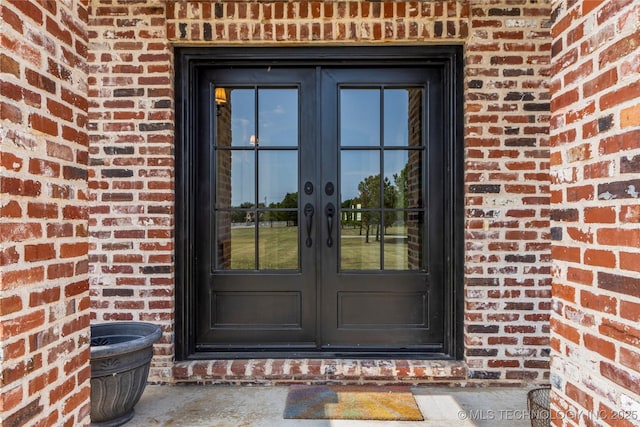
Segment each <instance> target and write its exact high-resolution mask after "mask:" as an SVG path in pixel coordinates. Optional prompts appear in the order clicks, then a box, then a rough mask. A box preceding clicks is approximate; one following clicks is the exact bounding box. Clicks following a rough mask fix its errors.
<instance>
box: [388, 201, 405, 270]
mask: <svg viewBox="0 0 640 427" xmlns="http://www.w3.org/2000/svg"><path fill="white" fill-rule="evenodd" d="M406 216H407V212H406V211H392V212H387V213H385V218H384V219H385V221H384V223H385V227H384V269H385V270H411V268H409V263H408V258H409V238H408V235H407V221H406Z"/></svg>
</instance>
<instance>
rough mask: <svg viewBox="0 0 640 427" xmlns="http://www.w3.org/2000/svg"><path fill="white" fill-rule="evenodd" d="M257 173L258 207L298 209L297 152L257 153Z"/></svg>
mask: <svg viewBox="0 0 640 427" xmlns="http://www.w3.org/2000/svg"><path fill="white" fill-rule="evenodd" d="M258 171H259V172H258V174H259V175H258V205H259V206H264V207H267V208H269V207H271V208H273V207H279V208H297V207H298V151H297V150H273V151H264V150H261V151H260V152H259V153H258ZM292 202H293V203H294V204H293V205H292ZM285 205H286V206H285Z"/></svg>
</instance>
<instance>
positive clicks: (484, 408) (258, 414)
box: [126, 385, 531, 427]
mask: <svg viewBox="0 0 640 427" xmlns="http://www.w3.org/2000/svg"><path fill="white" fill-rule="evenodd" d="M287 389H288V388H287V387H286V386H274V387H269V386H227V385H175V386H170V385H149V386H147V388H146V390H145V392H144V394H143V396H142V398H141V399H140V401H139V402H138V404H137V405H136V407H135V412H136V415H135V417H134V418H133V419H132V420H131V421H130V422H129V423H127V424H126V427H149V426H164V427H241V426H242V427H258V426H261V427H288V426H299V427H359V426H384V427H394V426H403V427H414V426H415V427H418V426H420V427H425V426H429V427H436V426H437V427H448V426H463V427H473V426H478V427H483V426H492V427H529V426H530V425H531V421H530V420H529V415H528V411H527V391H528V390H529V389H526V388H470V389H461V388H447V387H422V386H421V387H413V388H412V391H413V394H414V397H415V399H416V402H417V404H418V406H419V408H420V410H421V411H422V415H423V416H424V418H425V420H424V421H351V420H286V419H283V418H282V414H283V411H284V406H285V401H286V397H287Z"/></svg>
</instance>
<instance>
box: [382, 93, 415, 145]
mask: <svg viewBox="0 0 640 427" xmlns="http://www.w3.org/2000/svg"><path fill="white" fill-rule="evenodd" d="M408 141H409V93H408V91H407V90H406V89H386V90H385V91H384V145H386V146H394V147H403V146H404V147H406V146H407V145H408Z"/></svg>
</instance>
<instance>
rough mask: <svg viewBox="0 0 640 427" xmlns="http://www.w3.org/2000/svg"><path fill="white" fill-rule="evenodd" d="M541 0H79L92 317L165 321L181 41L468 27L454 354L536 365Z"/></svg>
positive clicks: (490, 374)
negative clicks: (176, 59)
mask: <svg viewBox="0 0 640 427" xmlns="http://www.w3.org/2000/svg"><path fill="white" fill-rule="evenodd" d="M550 14H551V12H550V6H549V4H548V2H546V1H540V2H535V3H532V2H530V1H527V0H519V1H513V0H508V1H507V0H504V1H503V0H499V1H497V0H486V1H485V0H483V1H474V2H466V1H429V2H273V3H266V2H235V1H221V2H209V1H201V2H200V1H179V2H178V1H167V2H164V1H158V0H147V1H146V2H145V1H137V2H129V1H119V0H101V1H99V2H94V3H93V4H92V7H91V9H90V31H89V37H90V40H91V43H90V52H89V63H90V74H91V77H90V79H89V83H90V90H89V94H90V99H91V102H90V108H89V116H90V124H89V134H90V142H91V148H90V157H91V171H90V186H91V190H92V191H91V194H92V204H91V220H90V221H91V224H90V242H91V248H90V253H91V257H90V258H91V275H92V281H91V285H92V286H91V294H92V297H93V298H92V304H93V310H94V311H93V312H94V315H95V319H96V320H97V321H103V320H127V319H134V320H149V321H153V322H156V323H161V324H162V325H163V326H164V327H165V331H166V334H165V337H164V339H163V342H162V344H161V345H160V346H159V349H158V350H157V352H158V357H156V360H155V361H154V366H155V368H156V369H154V370H152V378H155V379H158V378H159V379H162V378H168V377H169V376H170V375H171V374H170V372H169V371H168V370H167V369H165V368H168V367H169V366H170V365H171V355H172V354H173V347H172V344H171V342H172V341H171V333H172V331H173V324H174V320H175V319H174V306H173V295H174V283H173V264H172V260H171V255H172V253H173V241H172V237H173V236H172V231H173V191H172V187H173V156H172V151H171V150H172V148H173V145H172V142H173V126H174V122H173V120H174V118H173V99H172V96H173V91H172V84H173V82H172V70H173V63H172V60H173V58H172V55H171V46H172V45H175V44H177V45H179V44H203V45H205V44H209V45H211V44H219V43H224V44H231V45H233V44H242V45H246V44H247V42H250V43H252V44H254V45H264V44H270V45H275V44H277V43H282V42H286V43H292V44H308V43H316V44H334V45H335V44H344V43H351V44H354V43H357V44H371V43H376V42H380V41H385V42H389V41H394V42H398V43H413V44H415V43H434V42H437V43H442V42H446V43H466V54H465V55H466V64H467V68H466V77H465V91H466V106H465V123H466V126H465V134H466V139H467V142H466V144H467V150H466V158H467V163H466V170H467V172H466V175H465V179H466V183H467V186H466V189H467V192H468V197H467V199H466V205H467V209H466V217H467V221H466V227H467V235H466V239H467V244H466V251H467V257H466V274H465V276H466V290H467V291H466V299H467V304H466V315H465V343H466V348H467V350H466V354H465V356H466V360H467V362H468V363H469V367H470V371H469V373H470V377H471V378H473V379H482V380H496V381H511V382H519V381H532V380H534V381H544V380H545V375H546V373H547V372H548V311H549V308H550V280H549V273H550V267H549V264H550V255H549V253H550V249H549V244H548V242H547V240H548V236H549V218H548V215H549V212H548V204H549V188H548V186H549V178H548V167H549V164H548V157H549V154H548V120H549V104H548V103H549V95H548V93H549V91H548V87H547V85H546V83H545V82H546V81H547V79H548V76H549V51H550V48H551V43H550V35H549V27H550V21H549V16H550Z"/></svg>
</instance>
